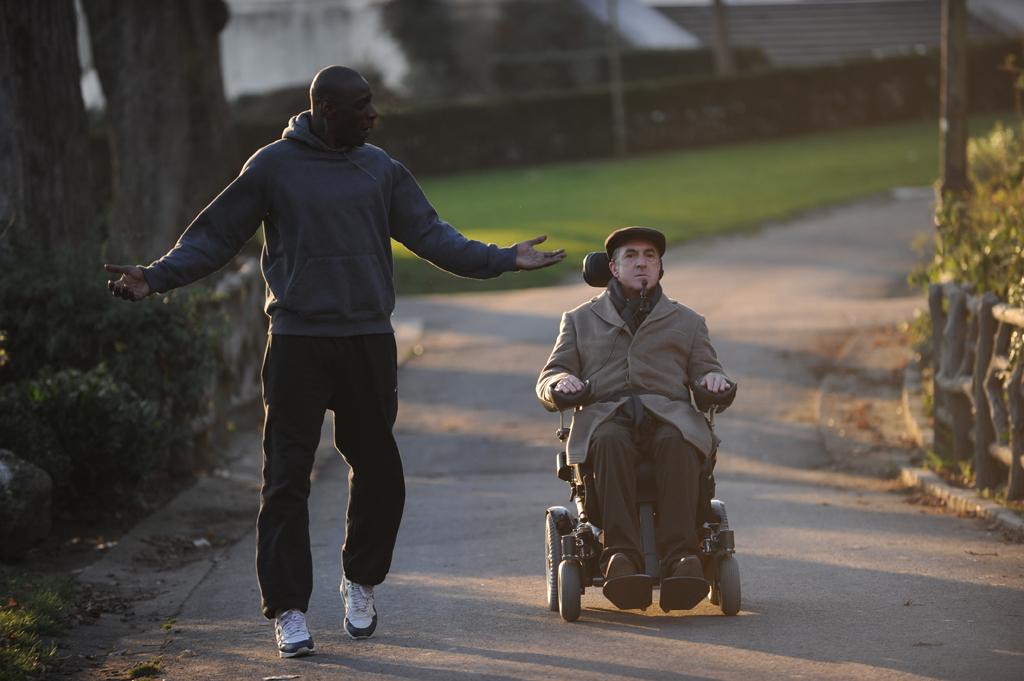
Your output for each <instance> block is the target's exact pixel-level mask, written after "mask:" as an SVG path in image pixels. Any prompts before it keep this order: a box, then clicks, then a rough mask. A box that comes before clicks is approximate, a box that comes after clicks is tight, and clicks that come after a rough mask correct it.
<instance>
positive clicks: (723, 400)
mask: <svg viewBox="0 0 1024 681" xmlns="http://www.w3.org/2000/svg"><path fill="white" fill-rule="evenodd" d="M738 386H739V384H738V383H735V382H733V381H729V388H728V390H726V391H724V392H720V393H713V392H711V391H710V390H708V389H707V388H705V387H704V386H702V385H701V384H700V383H694V384H693V385H691V386H690V389H691V390H692V391H693V401H694V402H695V403H696V404H697V409H698V410H699V411H707V410H709V409H711V407H718V410H717V411H718V412H719V413H721V412H723V411H725V410H726V409H727V408H728V407H729V405H731V404H732V401H733V400H735V399H736V388H737V387H738Z"/></svg>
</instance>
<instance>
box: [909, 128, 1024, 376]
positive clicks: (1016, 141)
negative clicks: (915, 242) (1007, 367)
mask: <svg viewBox="0 0 1024 681" xmlns="http://www.w3.org/2000/svg"><path fill="white" fill-rule="evenodd" d="M967 161H968V167H969V168H970V188H969V190H968V191H967V192H966V193H964V194H963V195H956V194H952V193H950V194H947V195H946V196H945V197H943V201H942V206H941V207H940V209H939V210H938V211H937V212H936V216H935V222H936V229H937V233H936V237H935V257H934V258H933V259H932V262H931V264H930V265H929V266H928V268H927V270H926V271H925V272H924V273H923V275H924V276H922V277H918V279H919V280H924V281H940V280H943V279H952V280H953V281H957V282H960V283H964V284H972V285H973V286H974V287H975V291H976V292H977V293H984V292H987V291H991V292H992V293H994V294H995V295H996V296H997V297H998V298H999V300H1001V301H1003V302H1005V303H1007V304H1009V305H1011V306H1013V307H1022V306H1024V120H1022V121H1020V122H1019V123H1018V124H1016V125H1014V126H1004V125H1002V124H1001V123H997V124H996V126H995V127H994V128H993V129H992V131H991V132H989V134H988V135H986V136H985V137H981V138H977V139H972V140H970V142H969V144H968V147H967ZM1022 351H1024V338H1022V334H1020V333H1016V334H1014V339H1013V345H1012V348H1011V353H1010V358H1011V362H1012V363H1013V364H1014V365H1016V363H1017V362H1019V361H1021V358H1022Z"/></svg>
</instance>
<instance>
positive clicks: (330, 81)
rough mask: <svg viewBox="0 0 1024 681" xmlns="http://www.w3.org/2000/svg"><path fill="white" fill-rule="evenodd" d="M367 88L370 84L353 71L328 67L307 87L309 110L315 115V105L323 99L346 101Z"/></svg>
mask: <svg viewBox="0 0 1024 681" xmlns="http://www.w3.org/2000/svg"><path fill="white" fill-rule="evenodd" d="M369 88H370V84H369V83H367V82H366V79H365V78H363V76H362V74H360V73H359V72H358V71H356V70H355V69H350V68H348V67H347V66H328V67H327V68H325V69H321V70H320V72H319V73H318V74H316V75H315V76H314V77H313V82H312V83H310V85H309V108H310V109H311V110H312V111H313V112H314V113H316V112H317V104H319V103H320V102H322V101H324V100H325V99H330V100H336V101H346V100H350V99H352V98H353V97H354V96H355V95H357V94H361V93H362V92H363V91H366V90H369Z"/></svg>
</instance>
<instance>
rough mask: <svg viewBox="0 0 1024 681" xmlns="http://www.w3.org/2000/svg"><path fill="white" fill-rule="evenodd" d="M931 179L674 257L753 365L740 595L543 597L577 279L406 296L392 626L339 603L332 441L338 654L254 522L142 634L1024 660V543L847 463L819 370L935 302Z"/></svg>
mask: <svg viewBox="0 0 1024 681" xmlns="http://www.w3.org/2000/svg"><path fill="white" fill-rule="evenodd" d="M929 203H930V200H929V197H928V196H927V194H925V193H917V194H915V195H913V196H911V197H909V198H906V197H905V198H903V199H876V200H872V201H867V202H863V203H858V204H853V205H849V206H845V207H840V208H836V209H833V210H829V211H826V212H821V213H816V214H814V215H809V216H806V217H804V218H802V219H799V220H796V221H794V222H792V223H790V224H787V225H782V226H778V227H770V228H766V229H764V230H762V231H761V232H760V233H758V234H755V235H750V236H743V237H735V238H725V239H720V240H715V241H709V242H704V243H701V244H699V245H693V246H688V247H683V248H681V249H676V250H674V251H671V252H670V255H669V257H668V258H667V260H666V279H665V281H664V288H665V291H666V293H667V295H669V296H671V297H672V298H674V299H676V300H679V301H680V302H683V303H684V304H687V305H689V306H690V307H693V308H695V309H697V310H698V311H700V312H701V313H703V314H704V315H706V317H707V319H708V324H709V327H710V329H711V334H712V339H713V341H714V342H715V344H716V346H717V347H718V349H719V354H720V356H721V359H722V361H723V364H724V365H725V367H726V369H727V371H728V372H729V373H730V375H731V376H732V377H733V378H735V379H737V380H738V381H739V383H740V386H741V387H740V395H739V398H738V400H737V403H736V405H735V406H734V407H733V409H732V410H730V411H729V412H727V413H726V414H725V415H723V416H722V417H720V420H719V434H720V435H721V436H722V438H723V440H724V443H723V446H722V450H721V452H720V455H719V462H720V464H719V474H718V479H719V487H718V489H719V497H720V498H722V499H723V500H724V501H725V502H726V505H727V508H728V511H729V517H730V521H731V524H732V526H733V527H734V529H735V531H736V545H737V557H738V560H739V562H740V566H741V574H742V585H743V608H742V611H741V613H740V615H738V616H737V617H725V616H723V615H722V614H721V612H720V611H719V610H718V609H717V608H716V607H715V606H712V605H710V603H707V602H705V603H703V604H702V605H701V606H698V608H697V609H695V610H693V611H690V612H688V613H672V614H668V615H666V614H664V613H662V612H661V611H660V610H658V609H657V608H656V607H654V608H651V609H649V610H648V611H646V612H640V611H629V612H621V611H618V610H616V609H614V608H613V607H612V606H611V605H610V604H609V603H608V602H606V601H605V600H604V599H603V598H602V596H601V595H600V592H599V590H592V591H588V593H587V595H586V596H585V597H584V599H583V608H584V610H583V614H582V616H581V618H580V620H579V621H578V622H576V623H573V624H568V623H565V622H563V621H561V619H560V618H559V616H558V614H557V613H552V612H549V611H548V610H547V608H546V606H545V601H544V578H543V564H544V561H543V544H544V533H543V526H544V525H543V523H544V510H545V509H546V508H547V507H548V506H550V505H553V504H566V505H568V499H567V497H568V493H567V489H566V486H565V485H564V483H562V482H561V481H559V480H558V479H556V478H555V476H554V462H553V459H554V453H555V451H556V448H557V441H556V440H555V438H554V435H553V433H554V430H555V428H556V426H557V417H556V416H554V415H551V414H548V413H547V412H545V411H543V409H542V408H541V407H540V406H539V404H538V403H537V401H536V399H535V398H534V396H533V385H534V381H535V379H536V375H537V373H538V371H539V369H540V367H541V365H542V364H543V362H544V360H545V359H546V357H547V354H548V352H549V351H550V348H551V345H552V342H553V340H554V337H555V334H556V332H557V328H558V318H559V315H560V313H561V311H562V310H565V309H569V308H571V307H574V306H575V305H577V304H579V303H580V302H582V301H584V300H586V299H588V298H589V297H590V296H592V295H594V294H596V293H597V291H596V290H593V289H589V288H587V287H586V286H585V285H583V284H582V283H581V284H578V285H567V286H562V287H557V288H551V289H536V290H527V291H519V292H511V293H502V294H487V295H467V296H458V297H438V298H415V299H403V300H401V301H400V307H399V313H400V314H401V315H404V316H406V317H419V318H422V319H423V321H424V325H425V335H424V347H425V352H424V354H423V355H422V356H419V357H416V358H414V359H413V360H411V361H410V362H409V363H407V364H406V365H405V367H403V369H402V370H401V373H400V383H401V385H400V395H401V407H400V415H399V422H398V435H399V440H400V445H401V447H402V451H403V456H404V460H405V464H406V474H407V479H408V504H407V508H406V514H405V521H404V524H403V526H402V531H401V535H400V538H399V544H398V549H397V552H396V555H395V562H394V566H393V570H392V573H391V576H390V577H389V579H388V580H387V582H385V584H384V585H382V586H381V587H378V589H377V606H378V610H379V612H380V626H379V628H378V633H377V635H376V636H375V637H374V638H373V639H371V640H369V641H360V642H355V641H351V640H349V639H348V638H347V637H345V635H344V634H343V632H342V629H341V614H342V611H341V599H340V596H339V595H338V591H337V586H338V579H339V570H340V568H339V548H340V544H341V541H342V539H343V532H344V529H343V524H342V518H343V514H344V508H345V503H346V495H345V486H346V476H347V467H346V466H345V465H344V464H343V462H342V461H341V460H340V458H339V457H337V456H335V455H333V454H332V453H331V451H330V449H329V446H327V447H325V449H324V451H323V452H321V459H320V464H319V465H318V468H317V479H316V481H315V484H314V486H313V493H312V499H311V517H312V527H313V530H312V532H313V535H312V536H313V546H314V552H315V555H314V558H315V566H316V567H315V580H316V581H315V592H314V596H313V603H312V606H311V609H310V612H309V614H308V617H309V623H310V629H311V631H312V633H313V636H314V638H315V640H316V644H317V649H318V654H317V655H316V656H314V657H310V658H306V659H301V660H279V659H278V658H277V654H276V650H275V647H274V644H273V632H272V626H271V624H270V623H269V622H267V621H266V620H264V619H263V618H262V617H261V616H260V614H259V611H258V597H257V592H256V580H255V570H254V559H253V554H254V538H253V537H252V536H251V535H250V536H247V537H243V538H242V540H241V541H240V542H238V543H237V544H236V545H234V546H233V547H231V548H230V549H228V550H227V552H226V553H225V555H224V558H223V559H222V560H221V561H220V562H218V563H217V565H216V567H215V568H214V569H213V570H212V571H211V572H210V573H209V574H208V575H207V576H206V577H205V579H203V580H202V582H201V583H200V584H199V585H198V586H197V587H196V588H195V589H194V591H193V592H192V594H191V595H190V596H189V598H188V599H187V600H186V601H185V603H184V605H183V606H182V608H181V610H180V613H179V614H178V615H177V618H176V622H175V624H174V628H173V632H169V631H166V630H164V631H161V630H159V628H158V627H156V628H152V627H151V628H149V629H148V630H147V629H146V628H145V627H142V630H141V631H139V632H138V633H136V634H133V635H131V636H129V637H126V638H125V639H124V641H123V642H122V645H123V646H124V647H126V648H132V649H136V650H138V649H143V648H145V647H146V646H152V647H151V648H150V649H153V650H157V649H159V650H160V651H161V653H162V655H163V657H162V662H163V669H164V673H163V677H165V678H167V679H263V678H265V677H268V676H275V675H290V674H295V675H298V677H299V678H301V679H302V680H303V681H307V680H311V679H317V680H319V679H347V678H358V679H438V680H440V679H471V678H472V679H476V678H492V679H545V680H547V679H552V678H572V679H599V678H600V679H611V678H616V679H744V680H747V679H760V678H772V679H776V678H806V679H854V678H856V679H882V678H885V679H950V680H952V679H993V680H994V679H1021V678H1024V619H1022V614H1024V546H1022V545H1020V544H1011V543H1006V542H1004V541H1001V539H1000V537H999V536H998V535H997V534H995V533H992V532H989V531H986V529H985V527H984V526H983V525H982V523H980V522H979V521H976V520H969V519H962V518H956V517H954V516H952V515H950V514H945V513H937V512H934V511H931V510H929V509H925V508H921V507H920V506H915V505H913V504H910V503H908V501H907V498H906V496H905V495H901V494H898V493H894V492H893V491H891V485H888V484H887V483H884V482H881V481H877V480H874V479H870V478H859V477H857V476H855V475H849V474H843V473H840V472H837V471H835V470H833V469H832V467H831V466H830V461H829V459H828V455H827V453H826V452H825V451H824V448H823V446H822V440H821V435H820V433H819V430H818V423H817V414H818V404H817V400H818V398H819V385H820V380H821V374H822V371H823V369H824V368H825V367H827V366H828V364H829V361H830V359H831V357H832V356H833V353H834V352H835V350H836V348H837V347H838V345H839V344H840V343H841V342H842V340H843V339H844V338H845V337H846V336H847V335H848V334H849V333H850V331H851V330H852V329H856V328H863V327H867V326H872V325H879V324H886V323H891V322H894V321H896V320H900V319H903V318H906V317H907V316H908V315H909V313H910V311H911V310H912V309H913V308H914V307H915V306H917V305H920V304H921V300H920V298H919V297H917V296H915V295H911V294H910V292H908V291H907V289H906V287H905V284H904V283H903V282H904V278H905V273H906V271H907V270H908V269H909V268H910V267H911V266H912V265H913V264H914V262H915V261H916V259H917V256H915V254H914V251H913V249H912V248H911V247H910V243H911V242H912V241H913V239H914V237H915V235H917V234H921V233H927V232H928V230H929V229H930V218H929V210H930V209H929ZM595 246H596V245H595ZM512 276H519V277H528V276H530V275H529V274H527V273H524V274H517V275H512Z"/></svg>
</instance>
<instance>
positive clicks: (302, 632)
mask: <svg viewBox="0 0 1024 681" xmlns="http://www.w3.org/2000/svg"><path fill="white" fill-rule="evenodd" d="M274 637H275V638H276V639H277V650H278V652H279V653H281V657H302V656H303V655H312V654H313V637H312V636H310V635H309V630H308V629H307V628H306V616H305V615H304V614H302V611H301V610H285V611H284V612H282V613H281V614H279V615H278V616H277V619H275V620H274Z"/></svg>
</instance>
